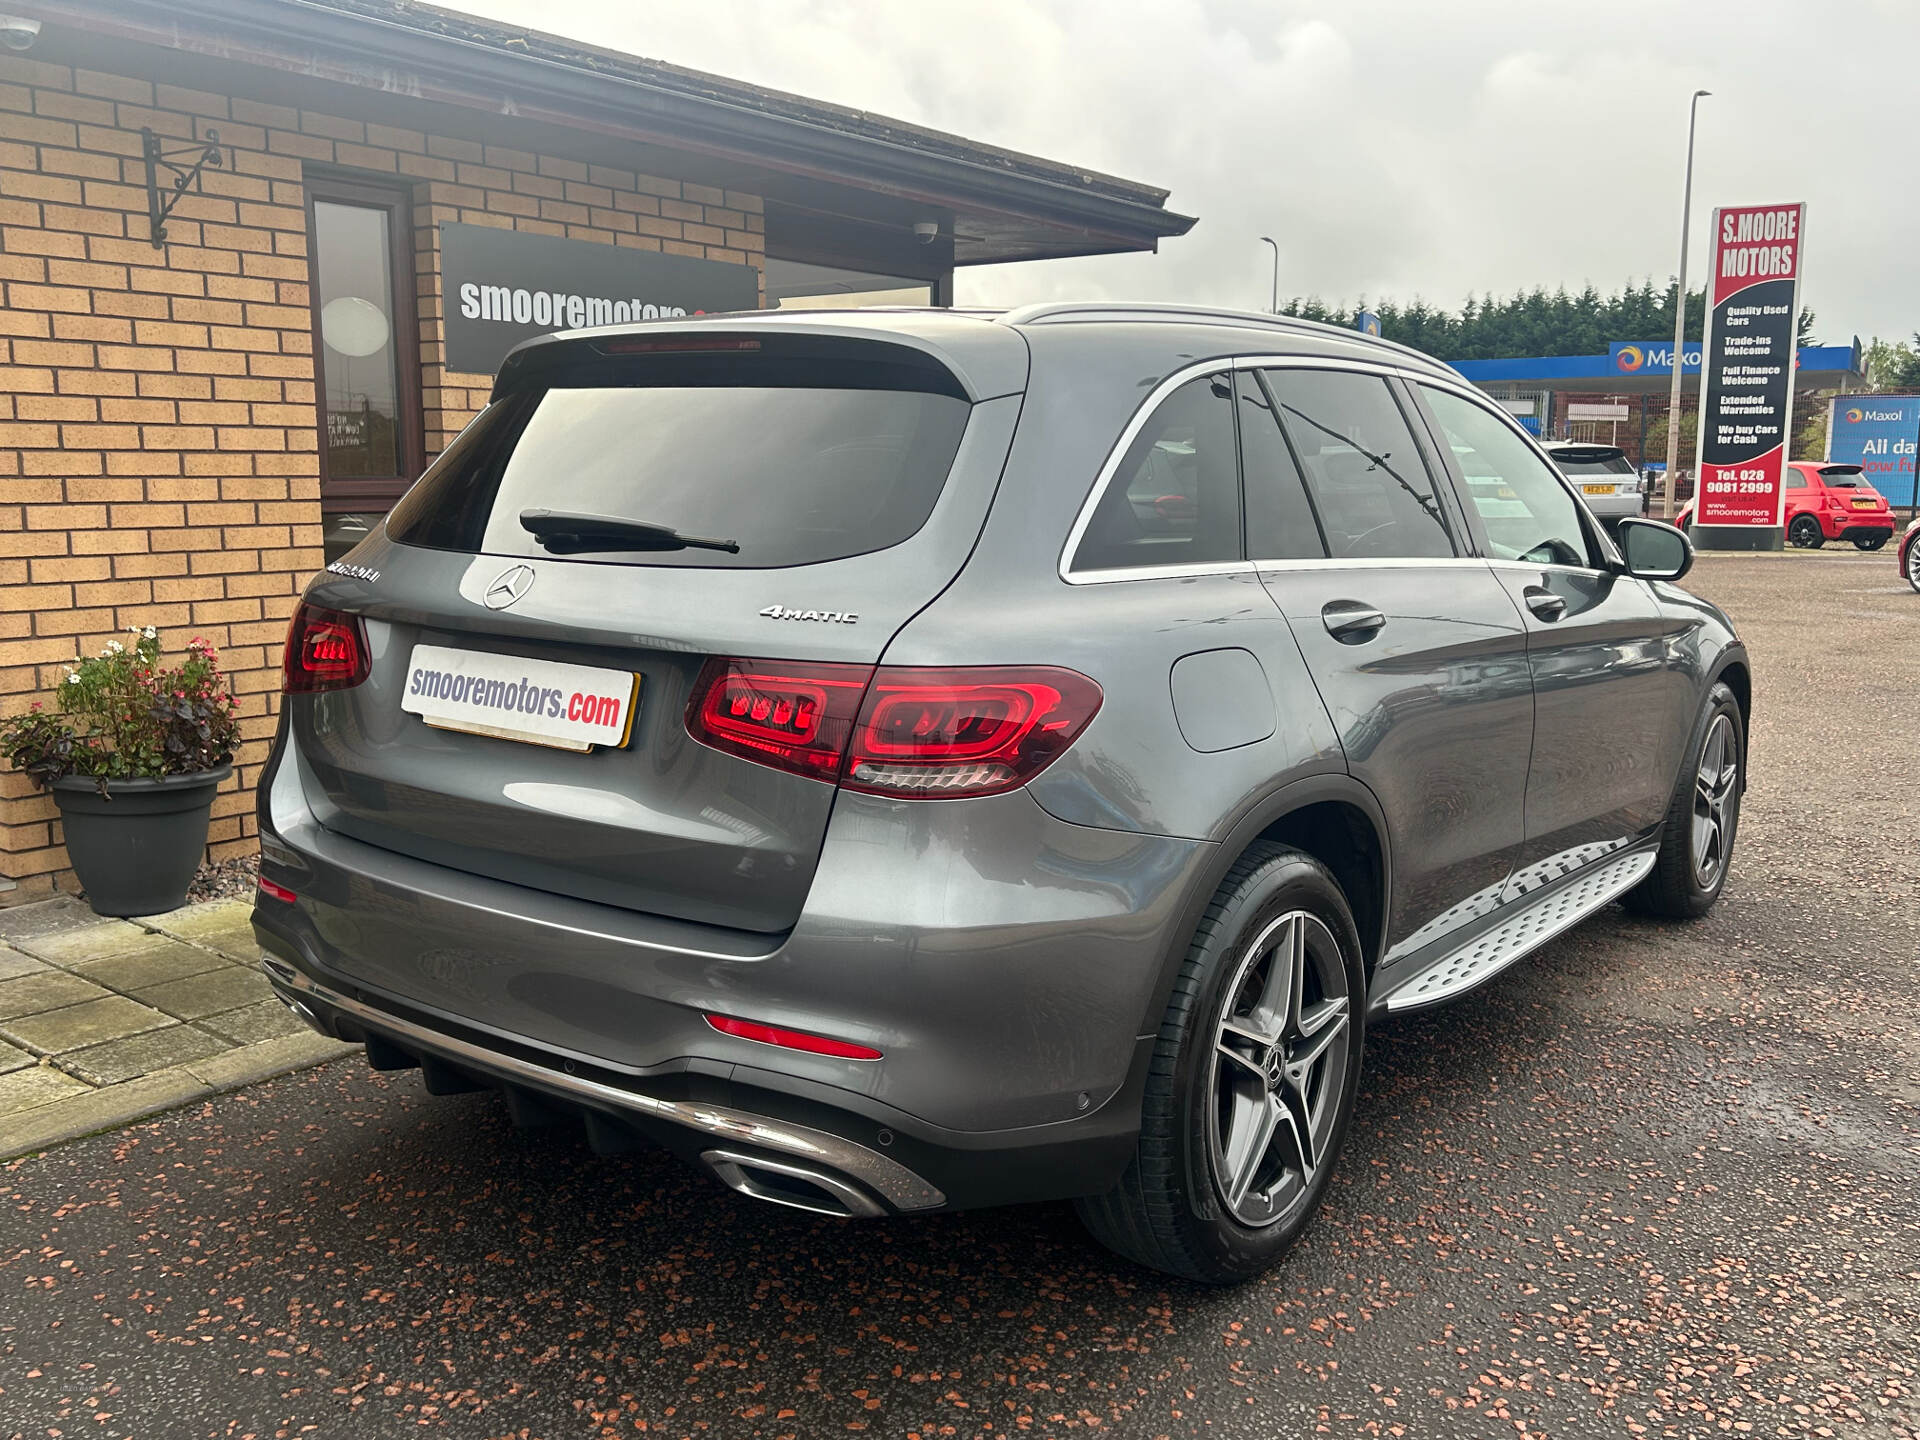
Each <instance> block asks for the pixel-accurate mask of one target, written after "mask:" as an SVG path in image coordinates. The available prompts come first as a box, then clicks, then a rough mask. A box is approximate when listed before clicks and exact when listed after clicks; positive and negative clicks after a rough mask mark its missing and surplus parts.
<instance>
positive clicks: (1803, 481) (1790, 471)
mask: <svg viewBox="0 0 1920 1440" xmlns="http://www.w3.org/2000/svg"><path fill="white" fill-rule="evenodd" d="M1787 488H1788V489H1789V490H1804V489H1806V488H1807V477H1806V475H1805V474H1804V473H1803V472H1802V471H1799V470H1796V469H1794V468H1793V466H1791V465H1789V466H1788V467H1787Z"/></svg>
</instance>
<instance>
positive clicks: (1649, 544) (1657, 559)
mask: <svg viewBox="0 0 1920 1440" xmlns="http://www.w3.org/2000/svg"><path fill="white" fill-rule="evenodd" d="M1614 538H1615V539H1616V540H1617V541H1618V543H1619V546H1620V554H1621V556H1622V558H1623V559H1624V560H1625V562H1626V567H1627V573H1628V574H1629V575H1634V576H1637V577H1638V578H1640V579H1642V580H1678V579H1679V578H1680V577H1681V576H1683V575H1685V574H1686V573H1687V572H1688V571H1689V570H1691V569H1692V568H1693V542H1692V541H1691V540H1689V539H1687V537H1686V534H1685V532H1683V531H1681V530H1677V529H1675V528H1674V527H1673V526H1671V525H1667V524H1664V523H1662V522H1661V521H1659V520H1638V519H1635V518H1633V517H1632V516H1628V517H1627V518H1626V519H1624V520H1622V521H1621V522H1620V524H1619V528H1618V529H1616V530H1615V531H1614Z"/></svg>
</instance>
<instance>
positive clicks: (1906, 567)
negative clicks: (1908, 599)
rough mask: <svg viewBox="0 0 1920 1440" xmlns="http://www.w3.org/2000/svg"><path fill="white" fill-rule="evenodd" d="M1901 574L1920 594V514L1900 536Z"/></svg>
mask: <svg viewBox="0 0 1920 1440" xmlns="http://www.w3.org/2000/svg"><path fill="white" fill-rule="evenodd" d="M1900 575H1901V578H1903V579H1904V580H1905V581H1906V582H1907V584H1909V585H1911V586H1912V587H1913V588H1914V592H1915V593H1916V594H1920V515H1916V516H1914V518H1913V519H1912V521H1910V522H1909V523H1908V525H1907V533H1906V534H1904V535H1902V536H1901V537H1900Z"/></svg>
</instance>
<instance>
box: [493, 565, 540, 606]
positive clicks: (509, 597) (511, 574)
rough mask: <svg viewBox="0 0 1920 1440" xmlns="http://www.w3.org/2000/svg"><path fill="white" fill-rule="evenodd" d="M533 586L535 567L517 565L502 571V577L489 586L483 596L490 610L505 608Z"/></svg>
mask: <svg viewBox="0 0 1920 1440" xmlns="http://www.w3.org/2000/svg"><path fill="white" fill-rule="evenodd" d="M532 588H533V567H532V566H531V565H516V566H514V567H513V568H512V569H511V570H505V571H502V572H501V574H500V578H499V579H497V580H495V581H494V582H493V584H491V585H489V586H488V587H487V593H486V594H485V595H483V596H482V597H481V599H482V600H483V601H485V603H486V607H487V608H488V609H489V610H504V609H506V608H507V606H509V605H511V604H513V602H514V601H516V600H518V599H519V598H520V597H521V596H522V595H524V594H526V593H527V591H529V590H531V589H532Z"/></svg>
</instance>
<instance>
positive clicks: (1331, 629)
mask: <svg viewBox="0 0 1920 1440" xmlns="http://www.w3.org/2000/svg"><path fill="white" fill-rule="evenodd" d="M1320 623H1321V624H1323V625H1325V626H1326V627H1327V633H1328V634H1329V635H1331V636H1333V638H1334V639H1336V640H1340V641H1344V642H1345V643H1346V644H1349V645H1357V644H1359V643H1360V642H1361V641H1362V640H1371V639H1372V638H1373V637H1374V635H1375V634H1376V633H1378V631H1379V630H1380V627H1381V626H1383V625H1385V624H1386V623H1387V617H1386V616H1385V615H1384V614H1382V613H1381V612H1380V611H1378V610H1376V609H1374V608H1373V606H1371V605H1368V604H1365V603H1363V602H1361V601H1359V600H1329V601H1328V602H1327V603H1326V604H1325V605H1322V606H1321V607H1320Z"/></svg>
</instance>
